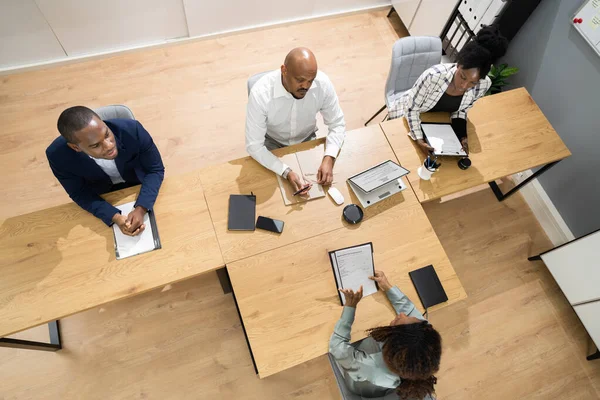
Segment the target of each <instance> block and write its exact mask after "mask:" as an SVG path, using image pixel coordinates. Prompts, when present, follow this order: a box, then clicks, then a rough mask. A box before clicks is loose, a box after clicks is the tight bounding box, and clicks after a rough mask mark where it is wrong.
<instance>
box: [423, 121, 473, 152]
mask: <svg viewBox="0 0 600 400" xmlns="http://www.w3.org/2000/svg"><path fill="white" fill-rule="evenodd" d="M421 129H422V130H423V134H424V139H425V141H426V142H427V144H429V145H430V146H431V147H433V148H434V152H433V154H434V155H436V156H454V157H467V153H466V152H465V150H464V149H463V147H462V144H461V143H460V140H458V137H457V136H456V133H455V132H454V129H452V125H451V124H447V123H440V122H437V123H436V122H423V123H421Z"/></svg>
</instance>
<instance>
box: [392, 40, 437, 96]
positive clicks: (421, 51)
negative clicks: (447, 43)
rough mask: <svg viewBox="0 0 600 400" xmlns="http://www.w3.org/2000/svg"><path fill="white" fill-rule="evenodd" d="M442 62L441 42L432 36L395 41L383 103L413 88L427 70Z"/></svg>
mask: <svg viewBox="0 0 600 400" xmlns="http://www.w3.org/2000/svg"><path fill="white" fill-rule="evenodd" d="M441 60H442V40H441V39H440V38H439V37H433V36H408V37H404V38H401V39H398V40H396V43H394V47H393V49H392V63H391V66H390V73H389V74H388V78H387V82H386V84H385V101H386V105H387V106H388V107H389V106H390V103H389V99H393V98H394V95H395V94H397V93H400V92H404V91H406V90H408V89H410V88H412V87H413V85H414V84H415V82H416V81H417V79H419V76H421V74H422V73H423V72H425V70H426V69H427V68H430V67H432V66H434V65H436V64H439V63H440V62H441Z"/></svg>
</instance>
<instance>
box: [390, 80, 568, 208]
mask: <svg viewBox="0 0 600 400" xmlns="http://www.w3.org/2000/svg"><path fill="white" fill-rule="evenodd" d="M421 119H422V120H423V121H424V122H449V116H448V113H426V114H422V115H421ZM468 119H469V121H468V135H469V150H470V154H469V158H470V159H471V161H472V165H471V167H470V168H469V169H467V170H464V171H463V170H461V169H460V168H458V165H457V161H458V158H456V157H442V158H441V163H442V166H441V167H440V169H439V171H438V172H436V173H435V174H433V176H432V178H431V180H429V181H425V180H422V179H421V178H419V175H418V174H417V168H419V166H421V165H423V161H424V160H425V158H426V154H425V153H424V152H423V151H421V150H420V148H418V147H417V145H416V143H415V142H414V141H413V140H412V139H411V138H410V137H408V135H407V133H408V132H409V129H408V124H407V123H406V120H405V119H404V118H398V119H395V120H392V121H387V122H384V123H383V124H381V127H382V129H383V131H384V133H385V135H386V137H387V138H388V140H389V142H390V144H391V146H392V148H393V149H394V152H395V153H396V156H397V158H398V160H399V161H400V164H401V165H402V166H403V167H405V168H407V169H409V170H411V171H413V173H411V174H410V175H409V176H408V177H409V181H410V184H411V185H412V187H413V189H414V191H415V193H416V195H417V197H418V198H419V201H420V202H421V203H423V202H426V201H430V200H434V199H438V198H440V197H442V196H446V195H449V194H452V193H456V192H460V191H463V190H465V189H469V188H471V187H474V186H477V185H481V184H484V183H490V186H491V187H492V190H494V193H495V194H496V197H497V198H498V200H504V199H505V198H506V197H508V196H510V195H511V194H513V193H514V192H516V191H517V190H519V189H520V188H521V187H522V186H523V185H525V184H527V183H528V182H529V181H530V180H531V179H533V178H535V177H537V176H539V175H540V174H541V173H543V172H544V171H546V170H548V169H549V168H550V167H552V166H553V165H555V163H556V162H558V161H560V160H562V159H563V158H566V157H568V156H570V155H571V152H570V151H569V149H568V148H567V147H566V146H565V144H564V143H563V141H562V140H561V138H560V137H559V136H558V134H557V133H556V131H555V130H554V128H552V125H550V122H548V120H547V119H546V117H545V116H544V114H543V113H542V111H541V110H540V109H539V107H538V106H537V104H536V103H535V101H533V99H532V98H531V96H530V95H529V93H528V92H527V90H526V89H524V88H520V89H515V90H510V91H508V92H504V93H499V94H496V95H493V96H489V97H484V98H482V99H480V100H478V101H477V102H476V103H475V105H474V106H473V109H472V110H470V111H469V114H468ZM544 164H546V165H545V167H543V168H542V169H540V170H539V171H537V172H536V173H535V174H534V175H532V176H531V177H530V178H529V179H527V180H525V181H523V182H522V183H521V184H519V185H518V186H517V187H515V188H513V189H512V190H511V191H510V192H508V193H506V194H502V192H501V191H500V189H499V188H498V186H497V185H496V184H495V183H494V181H495V180H496V179H498V178H502V177H505V176H508V175H512V174H515V173H517V172H521V171H525V170H528V169H530V168H534V167H537V166H540V165H544Z"/></svg>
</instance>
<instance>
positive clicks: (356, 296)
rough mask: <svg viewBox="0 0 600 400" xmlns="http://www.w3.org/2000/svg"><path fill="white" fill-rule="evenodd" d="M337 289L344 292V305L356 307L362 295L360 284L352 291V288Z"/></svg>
mask: <svg viewBox="0 0 600 400" xmlns="http://www.w3.org/2000/svg"><path fill="white" fill-rule="evenodd" d="M339 291H340V292H342V293H344V297H345V298H346V304H345V306H346V307H354V308H356V305H357V304H358V302H359V301H360V299H362V296H363V287H362V285H361V286H360V289H358V290H357V291H356V292H354V291H353V290H352V289H339Z"/></svg>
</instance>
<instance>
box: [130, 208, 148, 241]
mask: <svg viewBox="0 0 600 400" xmlns="http://www.w3.org/2000/svg"><path fill="white" fill-rule="evenodd" d="M144 215H146V209H145V208H144V207H142V206H136V207H135V208H134V209H133V210H132V211H131V212H130V213H129V215H128V216H127V220H126V221H125V226H126V227H127V229H128V230H129V232H131V235H132V236H135V235H139V234H140V233H142V232H143V231H144V229H145V228H146V226H145V225H144Z"/></svg>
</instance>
